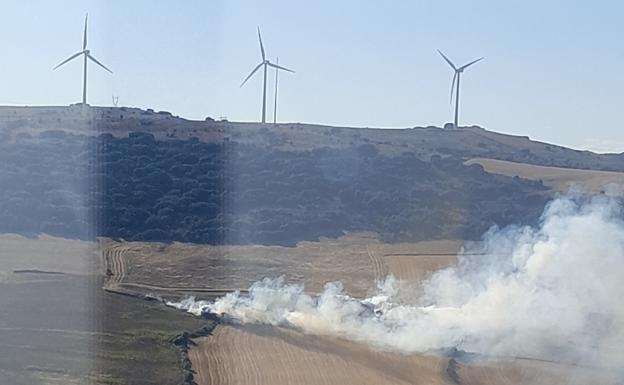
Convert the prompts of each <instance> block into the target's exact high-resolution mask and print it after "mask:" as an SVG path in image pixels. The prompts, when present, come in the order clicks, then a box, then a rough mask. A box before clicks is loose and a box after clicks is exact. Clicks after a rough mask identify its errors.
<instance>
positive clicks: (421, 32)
mask: <svg viewBox="0 0 624 385" xmlns="http://www.w3.org/2000/svg"><path fill="white" fill-rule="evenodd" d="M87 11H88V12H89V48H90V49H91V51H92V54H93V55H94V56H95V57H96V58H97V59H99V60H100V61H102V62H103V63H104V64H105V65H107V66H108V67H109V68H111V69H112V70H113V71H114V74H113V75H110V74H108V73H107V72H105V71H103V70H100V69H99V68H97V67H96V66H95V65H90V66H89V75H90V76H89V85H90V87H89V92H88V100H89V103H90V104H92V105H111V103H112V100H111V98H112V95H113V94H114V95H118V96H119V103H120V105H126V106H136V107H141V108H153V109H155V110H168V111H171V112H172V113H174V114H177V115H180V116H182V117H186V118H193V119H203V118H205V117H206V116H212V117H215V118H218V117H220V116H226V117H227V118H228V119H230V120H236V121H254V120H259V119H260V102H261V81H262V77H261V76H259V75H260V74H258V75H256V77H254V78H253V79H251V80H250V81H249V82H248V83H247V84H246V85H245V87H244V88H239V85H240V83H241V81H242V80H243V79H244V78H245V76H247V74H248V73H249V72H250V71H251V69H253V67H254V66H255V65H256V64H257V63H258V62H259V61H260V52H259V48H258V40H257V36H256V26H260V28H261V29H262V33H263V39H264V43H265V48H266V51H267V54H268V56H269V57H270V58H273V59H274V58H275V57H276V56H279V57H280V64H283V65H285V66H287V67H290V68H293V69H294V70H296V71H297V73H296V74H281V75H280V89H279V90H280V100H279V112H278V118H279V120H280V121H283V122H284V121H289V122H309V123H321V124H331V125H345V126H363V127H412V126H424V125H442V124H443V123H445V122H448V121H451V120H452V108H451V106H450V104H449V91H450V84H451V78H452V72H451V70H450V68H449V67H448V66H447V65H446V63H444V62H443V60H442V59H441V58H440V57H439V55H438V54H437V53H436V51H435V50H436V48H439V49H441V50H443V51H444V52H445V53H446V54H447V55H448V56H449V57H450V58H451V59H452V60H454V61H456V62H457V64H463V63H465V62H468V61H470V60H472V59H474V58H476V57H480V56H485V57H486V59H485V60H484V61H483V62H480V63H478V64H476V65H475V66H474V67H471V68H470V69H468V70H467V71H466V73H465V75H464V76H463V77H462V99H461V101H462V103H461V108H460V124H464V125H469V124H478V125H481V126H484V127H486V128H488V129H491V130H495V131H501V132H505V133H511V134H518V135H529V136H530V137H531V138H533V139H538V140H544V141H548V142H553V143H557V144H563V145H567V146H572V147H576V148H588V149H593V150H598V151H616V152H622V151H624V126H623V125H622V124H621V119H619V113H620V112H621V110H622V106H621V103H622V101H623V98H622V91H621V90H622V88H623V86H624V78H623V76H622V69H621V66H622V63H624V60H623V59H624V44H623V43H622V41H621V37H622V36H624V24H623V23H622V22H621V17H622V15H623V14H624V3H622V2H619V1H585V2H581V1H569V0H568V1H543V0H541V1H538V0H523V1H495V0H490V1H480V0H472V1H465V0H464V1H459V0H458V1H434V0H432V1H407V0H406V1H387V2H380V1H375V2H373V1H355V0H354V1H337V0H333V1H332V0H319V1H314V2H311V1H293V0H291V1H271V0H265V1H262V2H260V1H235V0H223V1H217V0H212V1H210V0H203V1H173V0H172V1H153V0H106V1H104V0H100V1H60V0H59V1H48V0H40V1H34V0H29V1H28V2H24V1H17V0H5V1H3V9H2V12H0V31H1V33H2V35H3V36H5V38H4V39H3V40H4V44H3V52H2V58H3V59H2V61H0V104H28V105H41V104H46V105H49V104H52V105H66V104H69V103H74V102H77V101H79V100H80V98H81V87H82V86H81V84H82V75H81V71H82V69H81V68H82V67H81V65H82V64H81V61H79V60H77V61H75V62H72V63H70V64H67V65H66V66H64V67H62V68H60V69H58V70H56V71H52V70H51V69H52V67H53V66H54V65H56V64H58V63H59V62H60V61H62V60H63V59H65V58H66V57H68V56H70V55H71V54H72V53H74V52H76V51H78V50H80V48H81V40H82V24H83V18H84V13H85V12H87ZM269 84H270V88H269V95H271V98H270V99H269V100H270V103H269V108H268V110H269V113H268V118H269V120H272V117H271V112H270V111H272V92H273V86H272V84H273V74H272V73H271V74H270V77H269Z"/></svg>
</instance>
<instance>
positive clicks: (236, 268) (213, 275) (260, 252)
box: [101, 233, 461, 297]
mask: <svg viewBox="0 0 624 385" xmlns="http://www.w3.org/2000/svg"><path fill="white" fill-rule="evenodd" d="M101 242H102V247H103V250H104V253H103V255H104V258H105V261H106V265H107V266H108V268H109V270H110V273H109V275H111V277H110V279H109V284H112V285H115V286H117V287H119V288H124V289H128V290H138V291H141V292H146V293H147V292H154V293H160V294H171V293H176V294H180V293H194V294H197V295H201V294H203V295H205V296H214V295H221V294H223V293H225V292H229V291H232V290H238V289H243V290H244V289H247V288H248V287H249V286H251V284H253V283H254V282H256V281H258V280H261V279H262V278H265V277H271V278H276V277H279V276H282V275H283V276H284V277H285V279H286V280H287V281H288V282H291V283H303V284H304V285H305V288H306V291H308V292H310V293H316V292H319V291H320V290H322V288H323V286H324V285H325V283H327V282H334V281H340V282H342V283H343V285H344V288H345V290H346V291H347V292H348V293H349V294H351V295H354V296H358V297H365V296H367V295H368V294H371V293H372V291H373V290H374V289H375V287H376V282H378V281H380V280H383V279H384V278H385V277H386V276H387V275H388V274H393V275H395V276H396V277H398V278H400V279H404V280H409V281H420V280H422V279H423V278H425V277H426V276H427V275H428V274H429V273H430V272H432V271H434V270H436V269H439V268H442V267H446V266H449V265H451V264H452V263H453V262H454V261H455V254H456V253H457V251H458V250H459V247H460V245H461V243H460V242H457V241H427V242H419V243H413V244H407V243H405V244H385V243H382V242H380V241H379V240H378V239H377V238H376V237H375V236H374V235H372V234H367V233H357V234H350V235H346V236H344V237H341V238H339V239H323V240H321V241H319V242H300V243H299V244H298V245H297V246H296V247H282V246H210V245H197V244H188V243H177V242H175V243H172V244H162V243H146V242H124V243H116V242H112V241H110V240H101Z"/></svg>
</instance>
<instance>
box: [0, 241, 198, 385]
mask: <svg viewBox="0 0 624 385" xmlns="http://www.w3.org/2000/svg"><path fill="white" fill-rule="evenodd" d="M0 272H1V275H0V384H7V385H72V384H87V383H88V384H102V385H104V384H106V385H129V384H133V385H134V384H142V385H148V384H149V385H156V384H177V383H179V382H180V381H181V379H182V376H183V372H182V368H181V365H180V357H179V352H178V350H177V349H176V348H175V347H174V346H173V345H172V344H171V343H170V342H169V339H170V338H171V337H173V336H175V335H176V334H178V333H181V332H183V331H187V330H188V331H192V330H196V329H198V328H200V327H202V326H203V325H204V324H205V323H206V322H205V321H204V320H201V319H198V318H195V317H192V316H190V315H186V314H181V313H179V312H176V311H174V310H172V309H168V308H165V307H164V306H162V305H160V304H157V303H152V302H147V301H140V300H137V299H135V298H130V297H127V296H121V295H116V294H111V293H107V292H105V291H103V290H102V285H103V281H104V273H103V271H102V263H101V259H100V255H99V251H98V245H97V244H95V243H93V242H86V241H76V240H67V239H62V238H54V237H48V236H40V237H38V238H32V239H30V238H25V237H22V236H17V235H1V236H0Z"/></svg>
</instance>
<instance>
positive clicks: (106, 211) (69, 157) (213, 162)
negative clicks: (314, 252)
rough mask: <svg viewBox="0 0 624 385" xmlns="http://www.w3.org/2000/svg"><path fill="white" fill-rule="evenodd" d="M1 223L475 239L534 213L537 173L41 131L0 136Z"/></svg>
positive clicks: (375, 155)
mask: <svg viewBox="0 0 624 385" xmlns="http://www.w3.org/2000/svg"><path fill="white" fill-rule="evenodd" d="M0 162H1V163H0V232H16V233H21V234H27V235H34V234H37V233H40V232H45V233H49V234H51V235H57V236H65V237H78V238H87V237H93V236H98V235H102V236H109V237H114V238H124V239H126V240H158V241H173V240H176V241H186V242H200V243H211V244H221V243H235V244H240V243H261V244H285V245H292V244H294V243H296V242H297V241H300V240H314V239H318V238H319V237H336V236H340V235H341V234H343V233H344V232H345V231H356V230H370V231H375V232H377V233H379V234H380V235H381V236H382V237H383V238H384V239H386V240H389V241H407V240H421V239H432V238H468V239H474V238H476V237H478V236H479V235H480V234H481V233H482V232H484V231H485V230H487V228H488V227H490V226H491V225H493V224H498V225H505V224H509V223H526V222H531V221H535V220H536V219H537V218H538V216H539V213H540V212H541V209H542V208H543V205H544V203H545V201H544V198H543V197H542V195H541V194H539V192H540V191H542V190H543V189H544V187H543V186H542V185H541V184H540V183H536V182H530V181H527V180H521V179H518V178H509V177H503V176H496V175H491V174H488V173H485V172H484V171H483V169H482V168H481V167H480V166H478V165H473V166H465V165H463V164H462V161H461V159H459V158H452V157H450V158H448V157H447V158H441V157H433V158H432V159H431V161H429V162H425V161H422V160H419V159H418V158H417V157H416V156H414V155H413V154H410V153H408V152H405V153H403V154H400V155H393V156H389V155H384V154H380V153H379V152H378V151H377V149H376V148H375V147H374V146H373V145H370V144H365V145H360V146H353V147H352V148H349V149H348V150H344V149H341V150H336V149H330V148H321V149H317V150H313V151H276V150H272V149H269V148H266V147H256V146H252V145H241V144H238V143H236V142H234V141H226V142H221V143H205V142H201V141H199V140H197V139H190V140H175V139H171V140H165V141H159V140H155V139H154V137H153V136H152V135H151V134H147V133H132V134H130V135H129V137H125V138H116V137H113V136H112V135H109V134H104V135H100V136H98V137H88V136H76V135H71V134H67V133H63V132H48V133H45V134H43V135H41V136H40V137H34V138H31V137H28V136H22V137H20V138H18V139H16V140H15V141H3V142H2V143H0Z"/></svg>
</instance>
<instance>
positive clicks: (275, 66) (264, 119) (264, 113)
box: [240, 27, 295, 123]
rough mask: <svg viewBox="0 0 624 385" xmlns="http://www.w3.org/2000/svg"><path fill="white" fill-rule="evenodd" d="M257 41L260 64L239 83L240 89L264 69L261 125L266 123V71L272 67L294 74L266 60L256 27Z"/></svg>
mask: <svg viewBox="0 0 624 385" xmlns="http://www.w3.org/2000/svg"><path fill="white" fill-rule="evenodd" d="M258 41H260V53H261V54H262V61H261V62H260V64H258V65H257V66H256V68H254V69H253V70H252V71H251V73H250V74H249V75H248V76H247V77H246V78H245V80H243V82H242V83H241V85H240V86H241V87H242V86H244V85H245V83H247V80H249V78H251V77H252V76H253V74H255V73H256V71H258V70H259V69H260V67H264V68H263V69H264V81H263V86H262V123H266V93H267V69H268V67H273V68H275V69H276V70H282V71H288V72H293V73H294V72H295V71H293V70H289V69H288V68H285V67H281V66H279V65H277V64H273V63H271V62H270V61H269V60H268V59H267V58H266V55H265V53H264V45H262V36H261V35H260V27H258Z"/></svg>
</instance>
